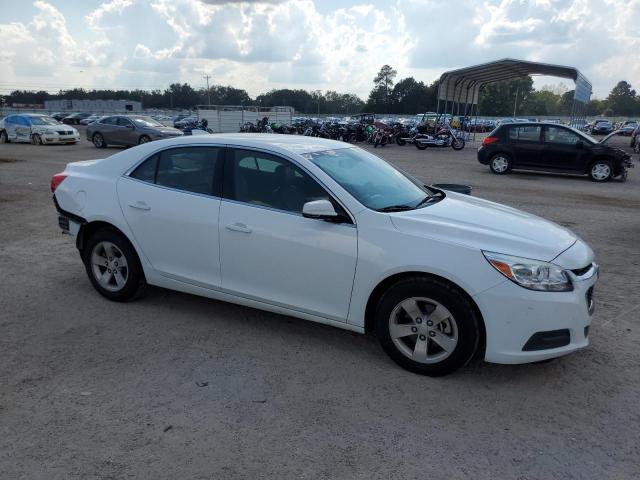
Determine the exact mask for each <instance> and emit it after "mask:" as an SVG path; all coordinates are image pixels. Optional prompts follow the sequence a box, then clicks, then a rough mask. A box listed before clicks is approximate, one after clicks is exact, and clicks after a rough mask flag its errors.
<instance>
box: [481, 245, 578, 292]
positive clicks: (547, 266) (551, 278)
mask: <svg viewBox="0 0 640 480" xmlns="http://www.w3.org/2000/svg"><path fill="white" fill-rule="evenodd" d="M482 253H483V255H484V257H485V258H486V259H487V261H488V262H489V263H490V264H491V266H493V268H495V269H496V270H497V271H499V272H500V273H501V274H502V275H504V276H505V277H507V278H508V279H509V280H511V281H512V282H514V283H517V284H518V285H520V286H521V287H524V288H528V289H529V290H539V291H544V292H568V291H571V290H573V285H572V284H571V280H570V279H569V276H568V275H567V273H566V272H565V270H564V269H563V268H562V267H559V266H558V265H554V264H553V263H547V262H542V261H540V260H532V259H530V258H522V257H513V256H511V255H502V254H501V253H494V252H484V251H483V252H482Z"/></svg>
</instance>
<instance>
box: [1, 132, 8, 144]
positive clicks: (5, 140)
mask: <svg viewBox="0 0 640 480" xmlns="http://www.w3.org/2000/svg"><path fill="white" fill-rule="evenodd" d="M0 143H9V136H8V135H7V132H6V131H5V130H2V131H1V132H0Z"/></svg>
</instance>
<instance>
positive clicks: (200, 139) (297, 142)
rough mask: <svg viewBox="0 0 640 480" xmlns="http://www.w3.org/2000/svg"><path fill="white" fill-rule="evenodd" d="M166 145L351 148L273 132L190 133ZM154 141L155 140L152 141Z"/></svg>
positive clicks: (315, 149) (287, 149)
mask: <svg viewBox="0 0 640 480" xmlns="http://www.w3.org/2000/svg"><path fill="white" fill-rule="evenodd" d="M161 141H162V142H166V144H167V146H169V145H170V144H173V145H175V146H179V145H189V144H203V143H211V144H214V145H220V144H227V145H234V146H238V147H247V148H264V149H267V150H272V151H279V152H282V153H284V152H289V153H294V154H304V153H312V152H322V151H326V150H336V149H339V148H351V147H352V145H351V144H348V143H345V142H339V141H337V140H329V139H326V138H318V137H307V136H303V135H279V134H275V133H214V134H208V135H190V136H184V137H176V138H174V139H171V140H161ZM154 143H155V142H154Z"/></svg>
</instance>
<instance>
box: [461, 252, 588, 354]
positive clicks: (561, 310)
mask: <svg viewBox="0 0 640 480" xmlns="http://www.w3.org/2000/svg"><path fill="white" fill-rule="evenodd" d="M570 276H571V280H572V283H573V287H574V289H573V291H571V292H537V291H533V290H527V289H526V288H523V287H520V286H519V285H516V284H515V283H513V282H511V281H509V280H505V282H503V283H501V284H500V285H497V286H495V287H493V288H490V289H489V290H485V291H484V292H481V293H479V294H478V295H476V296H475V297H474V300H475V302H476V304H477V305H478V307H479V308H480V311H481V312H482V315H483V317H484V322H485V328H486V334H487V343H486V350H485V360H486V361H487V362H493V363H511V364H517V363H528V362H537V361H540V360H547V359H549V358H554V357H559V356H562V355H566V354H568V353H571V352H574V351H576V350H578V349H581V348H584V347H586V346H587V345H588V344H589V339H588V330H589V329H588V328H587V327H589V325H590V324H591V315H592V313H593V286H594V284H595V283H596V281H597V278H598V267H597V265H596V264H592V266H591V269H589V270H588V271H586V272H584V273H583V274H582V275H581V276H577V275H574V274H572V273H570ZM565 329H566V330H568V331H569V336H568V342H563V343H566V344H564V345H563V346H558V347H552V348H543V349H535V350H530V349H529V348H526V349H525V345H527V344H528V342H529V346H530V345H531V342H530V341H533V340H531V339H532V337H533V338H534V340H535V339H536V338H540V336H541V334H542V335H543V336H544V335H546V334H548V333H549V334H550V333H551V332H555V331H558V330H565ZM536 334H538V336H537V337H534V336H535V335H536Z"/></svg>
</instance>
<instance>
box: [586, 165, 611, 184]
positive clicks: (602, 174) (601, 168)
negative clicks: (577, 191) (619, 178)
mask: <svg viewBox="0 0 640 480" xmlns="http://www.w3.org/2000/svg"><path fill="white" fill-rule="evenodd" d="M611 177H613V165H612V164H611V160H604V159H598V160H595V161H594V162H593V163H592V164H591V165H589V178H590V179H591V180H593V181H594V182H598V183H604V182H608V181H609V180H611Z"/></svg>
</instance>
